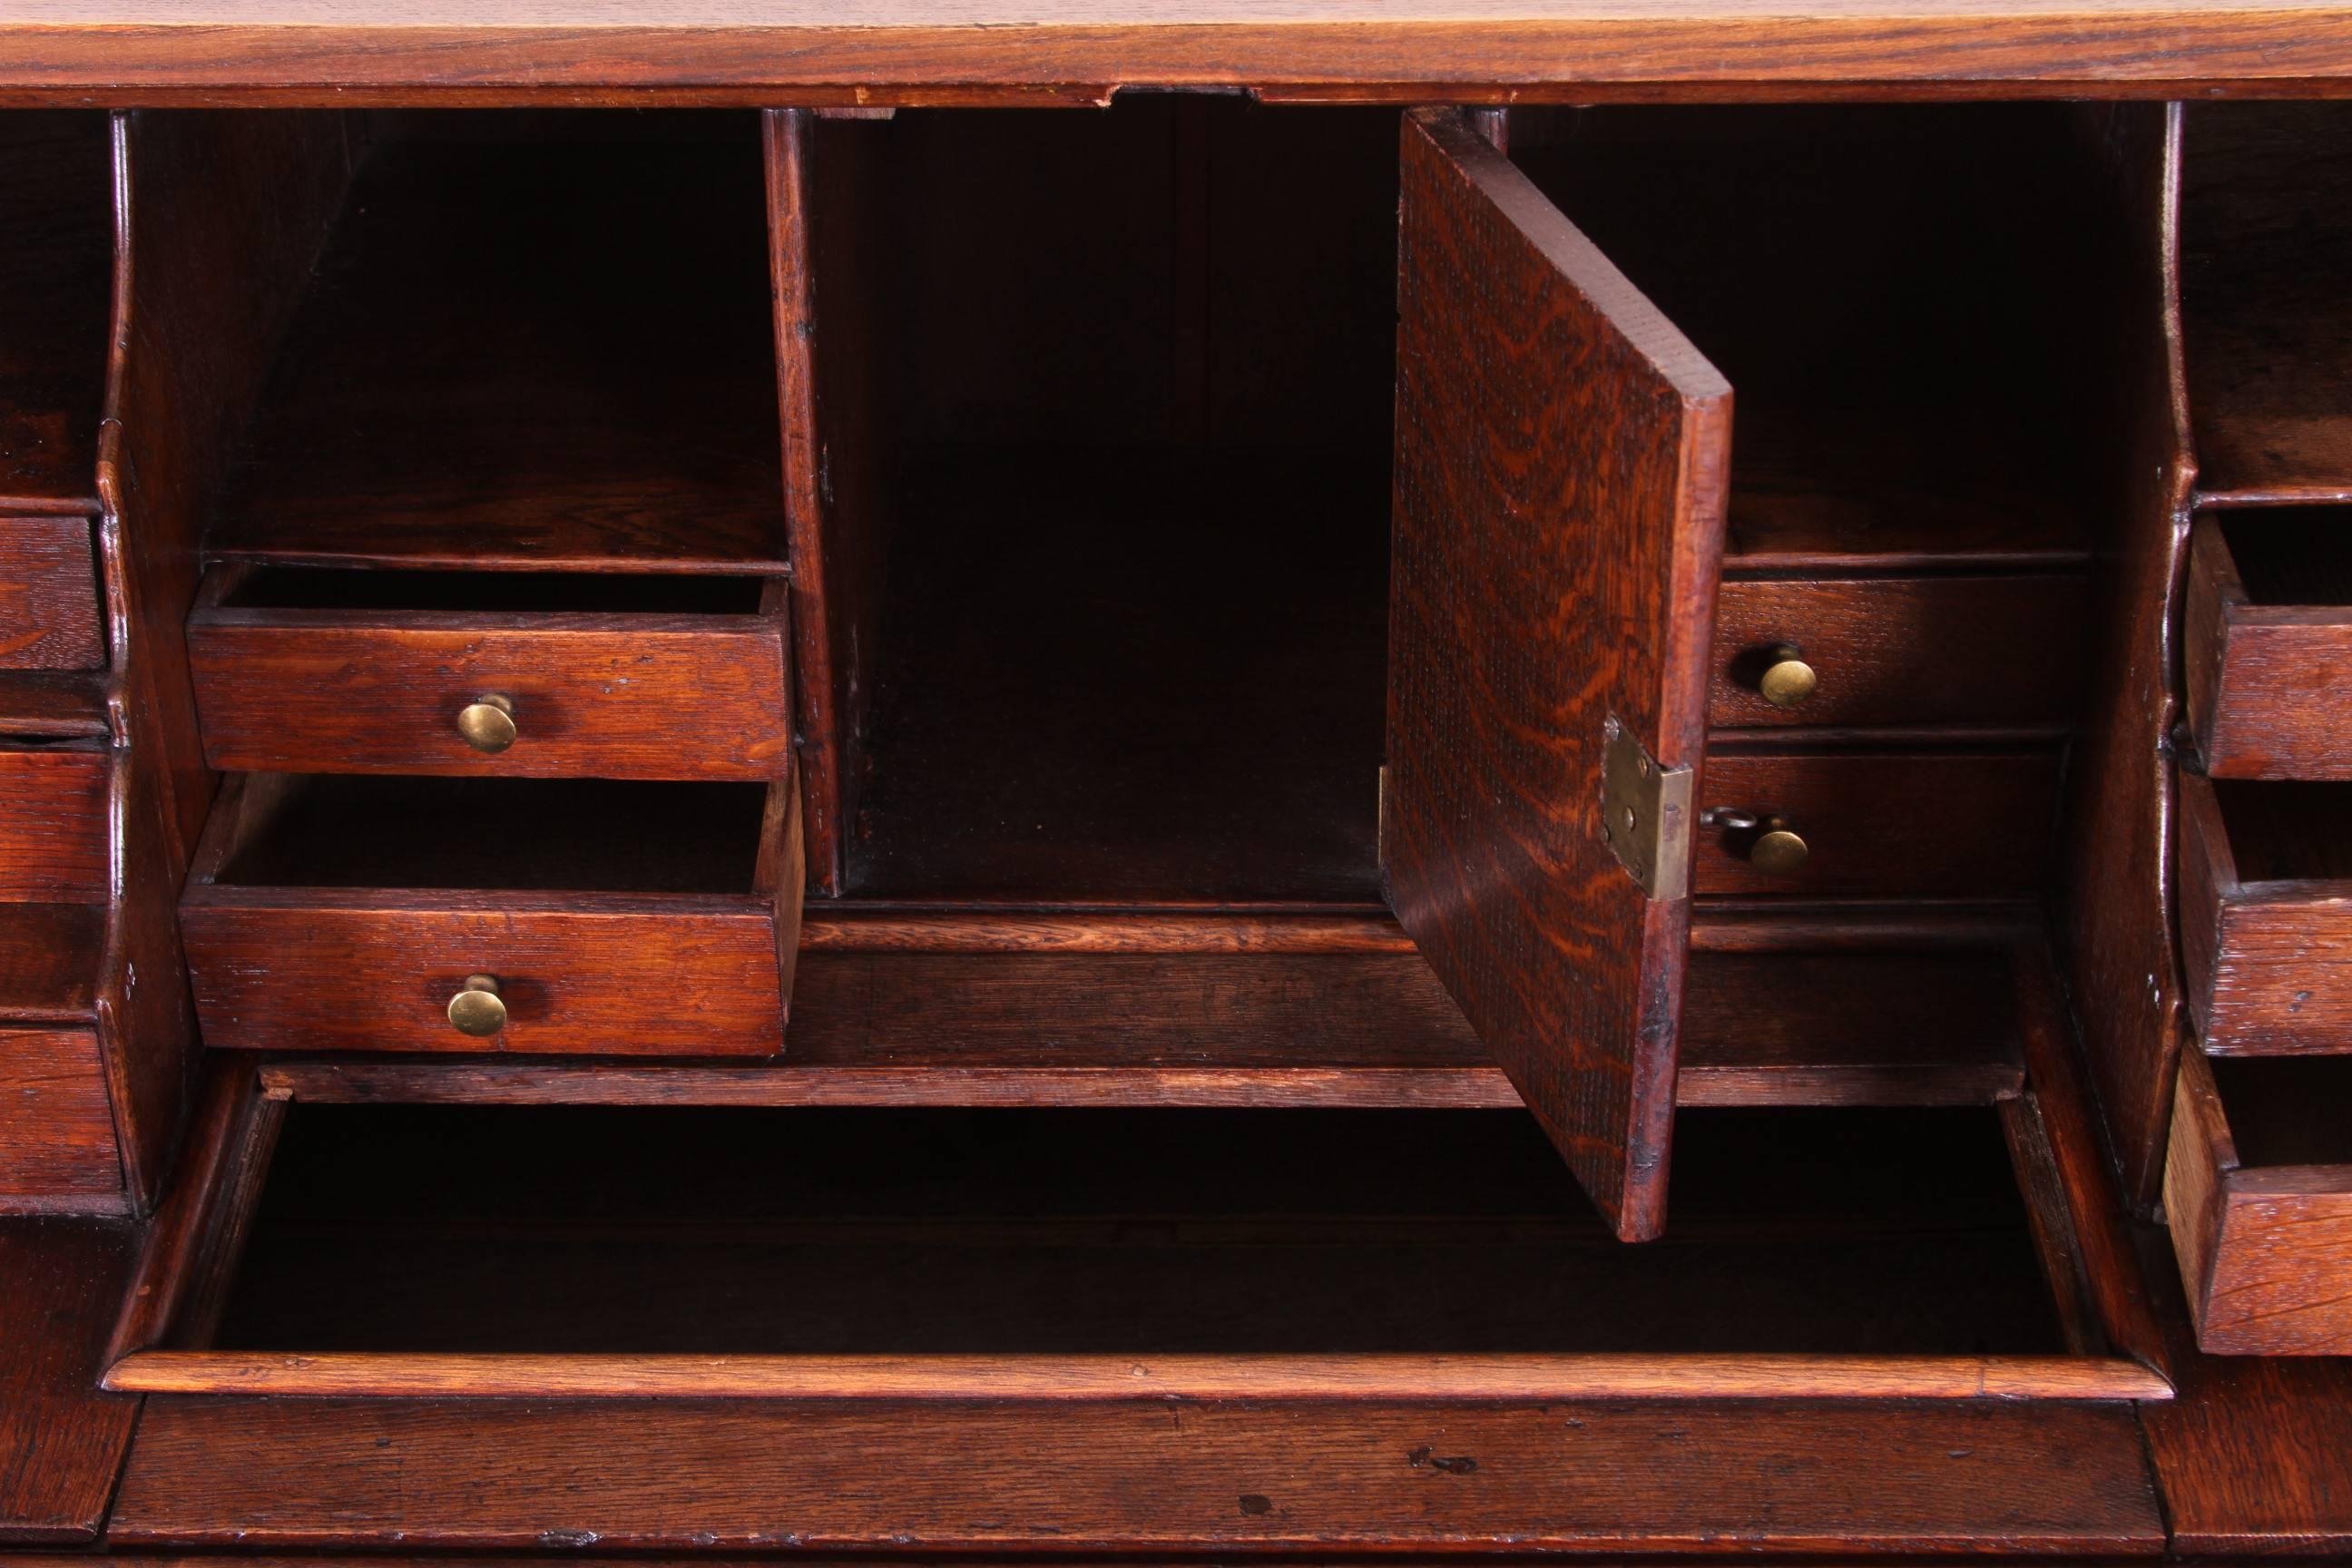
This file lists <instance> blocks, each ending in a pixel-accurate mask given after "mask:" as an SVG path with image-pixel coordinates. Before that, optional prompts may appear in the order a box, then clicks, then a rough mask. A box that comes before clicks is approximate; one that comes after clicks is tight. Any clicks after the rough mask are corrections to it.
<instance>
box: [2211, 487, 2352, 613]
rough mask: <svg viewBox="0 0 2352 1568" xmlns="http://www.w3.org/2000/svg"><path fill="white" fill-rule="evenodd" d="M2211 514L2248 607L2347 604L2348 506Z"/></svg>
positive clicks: (2351, 532) (2350, 578) (2350, 582)
mask: <svg viewBox="0 0 2352 1568" xmlns="http://www.w3.org/2000/svg"><path fill="white" fill-rule="evenodd" d="M2210 517H2211V519H2212V521H2213V525H2214V526H2215V527H2217V528H2219V529H2220V530H2221V538H2222V540H2223V542H2226V543H2227V544H2228V545H2229V548H2230V563H2231V565H2233V566H2234V567H2236V568H2237V573H2238V581H2239V582H2240V583H2241V584H2243V585H2244V588H2245V591H2246V597H2247V600H2248V601H2249V602H2250V603H2252V604H2256V605H2352V507H2336V506H2311V507H2305V506H2292V507H2256V508H2250V509H2240V510H2225V511H2218V512H2214V513H2211V514H2210Z"/></svg>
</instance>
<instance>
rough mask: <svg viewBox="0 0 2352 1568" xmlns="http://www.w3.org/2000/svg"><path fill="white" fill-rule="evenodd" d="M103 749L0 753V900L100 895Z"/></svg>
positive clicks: (103, 883)
mask: <svg viewBox="0 0 2352 1568" xmlns="http://www.w3.org/2000/svg"><path fill="white" fill-rule="evenodd" d="M109 763H110V758H109V756H108V754H107V753H106V752H103V751H96V750H90V749H87V748H67V747H60V748H58V749H56V750H51V751H22V752H10V751H0V902H12V903H13V902H28V903H39V904H54V903H67V902H71V901H74V900H83V899H104V898H105V897H106V896H107V822H106V790H107V774H108V770H109Z"/></svg>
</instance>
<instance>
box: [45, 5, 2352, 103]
mask: <svg viewBox="0 0 2352 1568" xmlns="http://www.w3.org/2000/svg"><path fill="white" fill-rule="evenodd" d="M224 24H226V25H224ZM2338 24H2339V18H2338V16H2336V14H2335V13H2334V12H2332V11H2329V10H2326V9H2324V8H2318V7H2314V6H2311V5H2294V4H2291V5H2287V6H2285V7H2284V8H2281V7H2279V6H2277V5H2268V6H2257V5H2239V4H2225V5H2210V6H2203V7H2200V8H2199V9H2197V10H2195V11H2192V12H2186V13H2184V12H2183V11H2181V10H2179V8H2177V7H2170V6H2165V5H2158V4H2155V3H2154V0H2125V3H2123V4H2116V5H2103V6H2100V7H2099V8H2097V9H2094V10H2087V11H2086V10H2084V9H2083V8H2082V7H2081V6H2080V5H2062V4H2059V3H2057V0H1990V3H1987V0H1944V3H1942V4H1938V5H1927V6H1916V5H1915V6H1895V5H1887V4H1884V3H1882V0H1807V3H1805V4H1801V5H1769V6H1768V5H1760V4H1757V3H1755V0H1719V3H1717V4H1713V5H1705V6H1700V7H1696V8H1680V9H1677V8H1673V7H1670V6H1666V5H1631V6H1628V5H1622V4H1618V5H1602V4H1591V3H1587V4H1570V5H1536V4H1521V5H1505V6H1497V7H1489V8H1481V9H1478V10H1476V11H1471V12H1465V13H1463V14H1460V15H1454V14H1451V13H1449V12H1447V11H1445V10H1444V9H1440V10H1438V11H1435V12H1432V13H1430V14H1427V15H1418V16H1407V17H1391V16H1386V15H1383V14H1381V13H1378V12H1363V11H1360V10H1355V9H1347V8H1326V7H1320V6H1316V5H1298V6H1294V7H1290V8H1287V9H1286V11H1284V12H1282V13H1279V14H1275V15H1268V14H1267V13H1266V12H1265V11H1264V10H1262V9H1260V8H1255V7H1246V6H1238V5H1164V4H1159V3H1149V4H1146V3H1138V4H1129V5H1119V6H1115V7H1105V6H1103V5H1085V4H1079V3H1076V0H1062V3H1058V4H1055V5H1049V6H1045V7H1042V8H1041V7H1037V6H1027V7H1010V6H999V5H970V4H964V3H960V0H919V3H914V4H905V5H892V6H889V7H887V8H882V9H878V10H876V11H875V12H873V14H871V15H861V16H859V17H858V19H857V25H856V26H850V25H848V24H846V23H845V22H844V21H843V20H842V18H841V17H840V16H839V14H838V13H837V12H835V11H831V10H828V9H826V8H824V6H822V5H815V4H813V3H803V4H799V5H788V6H776V5H768V6H762V7H760V8H759V9H757V10H756V11H750V10H744V9H740V8H729V7H712V8H709V9H708V10H707V11H705V12H702V13H698V14H693V15H683V14H679V15H673V16H662V17H659V18H653V19H645V20H640V21H637V22H635V24H634V25H631V24H627V23H616V22H615V20H614V18H613V17H612V16H610V15H609V14H607V13H604V12H600V11H597V10H595V9H593V7H589V6H584V5H583V6H548V5H535V6H522V5H509V6H506V7H503V8H499V9H496V10H491V11H487V12H485V11H474V12H467V13H464V14H462V16H461V15H459V14H457V13H451V12H447V11H445V10H442V9H440V8H437V7H433V6H427V5H411V6H404V7H403V8H402V9H401V10H398V11H394V12H391V13H388V14H374V15H371V16H367V17H365V18H363V19H362V18H359V17H356V16H349V15H346V14H341V13H326V14H321V13H320V11H319V9H318V8H317V6H316V5H313V4H309V3H306V0H268V3H266V4H249V5H240V6H237V7H236V8H235V9H233V10H229V11H224V12H218V13H214V12H193V13H192V12H188V11H185V10H183V9H178V8H174V7H172V6H169V5H163V4H160V3H154V0H79V3H77V4H72V5H57V6H47V7H44V8H42V9H41V10H40V11H38V12H37V13H35V14H34V15H32V16H25V17H21V18H18V19H16V20H14V21H12V22H11V23H10V24H9V25H8V26H6V27H5V28H0V48H5V58H6V59H7V60H8V62H9V67H8V69H7V70H6V72H5V75H0V89H5V91H6V93H7V94H8V96H9V98H10V99H11V100H16V101H23V100H26V99H28V98H31V97H34V96H36V95H38V94H44V93H61V92H65V93H70V94H71V95H72V96H73V97H74V98H75V99H77V100H82V99H90V100H96V101H100V102H113V101H128V102H152V101H178V102H222V101H233V102H247V103H305V102H307V103H326V102H351V103H367V102H398V101H404V100H415V99H417V98H419V97H425V98H427V99H429V100H434V101H439V102H449V103H463V102H473V103H485V102H487V103H528V102H542V103H545V102H552V103H566V102H580V101H590V102H610V101H617V100H622V99H623V98H624V97H625V96H635V95H653V96H657V97H658V98H660V99H661V100H665V101H672V102H698V103H754V104H759V103H774V102H776V101H778V100H789V101H792V102H797V103H812V104H867V103H889V102H898V101H914V102H925V101H936V100H943V99H944V100H949V101H971V100H976V99H979V98H982V97H996V98H1005V97H1010V98H1012V99H1013V100H1015V101H1018V100H1021V99H1022V98H1023V97H1024V96H1025V97H1026V98H1028V99H1029V100H1032V101H1038V100H1044V101H1052V100H1057V99H1058V100H1098V99H1100V98H1101V97H1103V96H1105V95H1106V94H1107V93H1108V90H1109V88H1110V86H1111V84H1126V85H1129V86H1147V87H1149V86H1158V87H1171V88H1186V87H1191V88H1202V87H1232V86H1237V85H1244V84H1245V85H1250V86H1253V87H1255V88H1257V89H1259V90H1261V91H1263V92H1265V93H1266V94H1267V95H1268V96H1270V97H1278V98H1285V99H1309V100H1330V99H1348V98H1383V99H1391V100H1405V101H1415V100H1420V101H1426V100H1430V99H1433V98H1452V99H1475V100H1479V101H1486V102H1496V101H1503V100H1506V99H1507V98H1531V97H1538V96H1550V97H1557V98H1561V99H1569V100H1573V101H1590V100H1592V99H1594V98H1596V97H1600V96H1633V97H1650V96H1654V95H1655V94H1656V93H1657V92H1658V91H1660V90H1661V89H1666V88H1670V87H1673V86H1675V85H1685V86H1690V85H1697V84H1715V85H1717V86H1718V87H1719V88H1729V89H1738V90H1740V91H1742V92H1744V93H1747V94H1749V95H1752V96H1759V97H1776V98H1777V97H1790V96H1801V97H1821V96H1825V95H1837V94H1840V93H1842V92H1844V91H1851V90H1853V88H1851V87H1849V86H1847V85H1846V84H1860V83H1867V84H1870V86H1872V87H1873V88H1874V89H1876V90H1878V91H1881V92H1883V91H1885V90H1887V89H1888V88H1889V87H1893V88H1895V89H1900V90H1903V91H1906V92H1911V93H1920V94H1929V95H1933V94H1948V95H1952V96H1971V97H1979V98H1981V97H1984V96H1987V95H1988V93H1989V92H1991V91H1998V92H2000V93H2002V94H2011V95H2018V96H2042V95H2053V94H2058V93H2061V92H2063V93H2069V94H2072V95H2074V96H2086V95H2113V96H2140V97H2174V96H2178V95H2179V93H2181V92H2182V91H2183V90H2184V89H2187V88H2189V87H2190V86H2191V85H2195V84H2201V83H2204V82H2207V81H2209V80H2224V81H2239V82H2244V83H2247V84H2249V85H2250V86H2251V87H2252V88H2254V89H2268V90H2270V91H2273V92H2277V91H2288V90H2302V91H2315V92H2323V93H2324V92H2326V91H2327V89H2328V82H2327V81H2326V79H2327V78H2330V77H2332V76H2335V75H2336V74H2339V73H2341V72H2342V71H2343V70H2344V69H2345V68H2346V55H2347V52H2352V40H2347V37H2346V36H2345V33H2344V31H2343V30H2342V29H2341V28H2340V27H2339V25H2338ZM992 25H1000V26H1020V27H1021V29H1022V32H1021V34H1020V43H1021V47H1019V48H1018V49H1014V50H1005V49H1004V48H1003V47H1002V45H1003V34H1002V32H1001V30H1000V26H992ZM713 61H724V62H726V66H725V68H724V69H723V70H714V69H713V68H712V63H711V62H713ZM322 84H332V86H333V88H334V89H335V90H334V91H332V92H330V91H329V90H328V89H327V87H326V86H324V85H322Z"/></svg>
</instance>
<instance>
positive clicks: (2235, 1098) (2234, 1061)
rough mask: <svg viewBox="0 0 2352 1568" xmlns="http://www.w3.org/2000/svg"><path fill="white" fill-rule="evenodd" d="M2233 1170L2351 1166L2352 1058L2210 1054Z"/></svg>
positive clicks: (2211, 1068) (2209, 1063) (2209, 1064)
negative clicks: (2231, 1148)
mask: <svg viewBox="0 0 2352 1568" xmlns="http://www.w3.org/2000/svg"><path fill="white" fill-rule="evenodd" d="M2207 1066H2208V1067H2209V1068H2210V1070H2211V1072H2212V1074H2213V1087H2214V1089H2216V1091H2218V1092H2219V1094H2220V1095H2221V1105H2222V1108H2223V1110H2225V1111H2226V1112H2227V1114H2228V1116H2229V1127H2230V1138H2231V1142H2233V1143H2234V1144H2235V1145H2236V1149H2237V1163H2238V1164H2239V1166H2241V1167H2242V1168H2247V1169H2252V1168H2256V1167H2261V1166H2270V1165H2345V1166H2352V1123H2347V1119H2346V1117H2345V1114H2344V1108H2345V1107H2346V1106H2347V1105H2352V1058H2344V1057H2321V1056H2312V1057H2213V1058H2208V1062H2207Z"/></svg>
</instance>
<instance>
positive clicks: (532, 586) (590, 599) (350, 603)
mask: <svg viewBox="0 0 2352 1568" xmlns="http://www.w3.org/2000/svg"><path fill="white" fill-rule="evenodd" d="M764 587H765V583H764V582H763V580H762V579H761V578H758V577H701V576H687V575H682V574H639V573H622V572H464V571H445V572H431V571H400V570H397V569H386V570H375V569H369V568H354V567H333V566H262V567H257V568H256V569H255V570H253V571H250V572H246V573H241V574H235V576H234V578H233V580H231V581H229V582H227V583H226V584H225V585H224V587H223V589H222V592H221V593H220V594H219V595H218V599H217V603H218V605H219V606H220V607H221V608H223V609H231V610H424V611H465V610H476V611H481V612H484V613H487V614H493V615H538V614H548V615H561V614H578V615H676V616H750V615H756V614H757V613H758V612H759V609H760V600H761V591H762V589H763V588H764Z"/></svg>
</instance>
